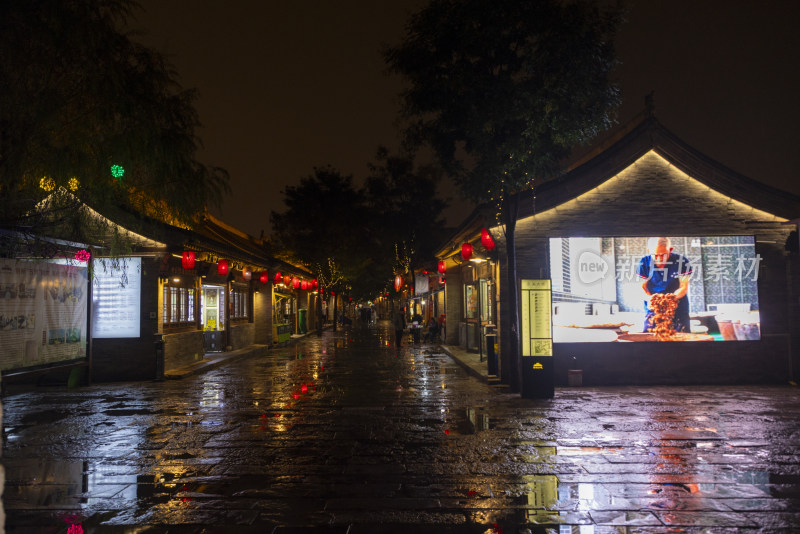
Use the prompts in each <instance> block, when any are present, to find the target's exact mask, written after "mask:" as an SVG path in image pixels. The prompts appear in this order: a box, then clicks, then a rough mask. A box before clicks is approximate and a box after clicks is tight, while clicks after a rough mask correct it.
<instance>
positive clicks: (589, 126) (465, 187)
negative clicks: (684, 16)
mask: <svg viewBox="0 0 800 534" xmlns="http://www.w3.org/2000/svg"><path fill="white" fill-rule="evenodd" d="M619 22H620V12H619V10H618V9H616V8H609V9H605V8H602V7H601V3H599V2H595V1H593V0H536V1H530V0H506V1H502V2H487V1H486V0H430V2H429V3H428V4H427V5H426V6H425V7H423V8H422V9H421V10H420V11H418V12H417V13H415V14H414V15H413V16H412V17H411V19H410V21H409V22H408V24H407V26H406V32H405V35H404V38H403V40H402V42H401V43H400V44H399V45H398V46H396V47H390V48H387V49H386V50H385V53H384V56H385V59H386V61H387V63H388V66H389V69H390V70H391V71H392V72H395V73H398V74H400V75H401V76H403V77H404V78H405V79H406V81H407V82H408V87H407V89H406V90H405V91H404V92H403V93H402V102H403V113H404V119H405V120H406V141H407V142H408V143H409V144H410V145H412V146H419V145H423V144H424V145H427V146H429V147H430V148H431V149H432V150H433V152H434V154H435V155H436V158H437V159H438V161H439V162H440V163H441V165H442V166H443V168H444V169H445V170H446V171H447V172H448V173H449V174H450V175H451V176H452V177H453V179H454V180H455V182H456V183H457V184H458V185H459V187H460V188H461V190H462V192H463V193H464V194H465V196H467V197H468V198H471V199H473V200H476V201H478V202H479V203H490V204H494V205H495V206H496V209H497V211H496V216H497V218H498V222H500V223H501V227H502V229H503V231H504V236H505V240H504V243H503V246H502V247H501V248H502V252H501V253H504V254H505V260H506V261H505V262H504V267H505V271H504V273H505V281H504V284H503V286H502V287H503V290H504V293H503V295H504V299H505V301H504V309H506V310H508V313H507V315H505V319H504V323H505V324H506V325H508V326H510V328H508V329H507V330H505V331H504V332H502V334H503V335H504V339H505V341H504V342H507V343H508V346H507V348H504V349H503V353H504V354H506V355H508V356H507V357H508V360H507V365H506V369H507V370H508V371H509V382H510V385H511V389H512V391H515V392H517V391H520V390H521V388H522V381H521V363H522V361H521V355H520V352H519V331H520V327H519V310H518V307H517V276H516V248H515V247H516V244H515V227H516V219H517V213H518V206H519V195H518V193H519V192H521V191H523V190H525V189H530V188H532V187H533V185H534V179H546V178H549V177H552V176H554V175H556V174H558V172H559V171H560V169H561V167H562V166H563V165H564V163H565V160H566V159H567V157H568V156H569V155H570V153H571V151H572V149H573V148H574V147H575V146H576V145H579V144H581V143H585V142H588V141H589V140H591V139H592V138H593V137H595V136H596V135H597V134H598V133H599V132H601V131H602V130H604V129H606V128H608V127H609V126H610V125H611V124H612V121H613V119H614V112H615V109H616V106H617V105H618V102H619V91H618V89H617V87H616V86H615V85H614V84H613V83H611V73H612V70H613V68H614V66H615V64H616V59H615V53H614V46H613V37H614V34H615V32H616V28H617V26H618V24H619Z"/></svg>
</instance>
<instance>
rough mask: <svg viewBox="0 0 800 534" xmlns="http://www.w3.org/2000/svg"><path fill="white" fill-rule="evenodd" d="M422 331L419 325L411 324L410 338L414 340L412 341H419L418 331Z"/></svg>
mask: <svg viewBox="0 0 800 534" xmlns="http://www.w3.org/2000/svg"><path fill="white" fill-rule="evenodd" d="M421 331H422V327H421V326H412V327H411V338H412V339H413V340H414V343H419V333H420V332H421Z"/></svg>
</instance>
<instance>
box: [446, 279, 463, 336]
mask: <svg viewBox="0 0 800 534" xmlns="http://www.w3.org/2000/svg"><path fill="white" fill-rule="evenodd" d="M446 276H447V279H446V280H447V281H446V282H445V285H444V298H445V309H446V310H447V315H446V317H445V341H444V342H445V344H447V345H458V329H459V325H460V324H461V319H462V318H463V317H464V296H463V295H464V287H463V284H464V278H463V276H462V273H461V268H456V267H454V268H451V269H449V270H448V271H447V275H446Z"/></svg>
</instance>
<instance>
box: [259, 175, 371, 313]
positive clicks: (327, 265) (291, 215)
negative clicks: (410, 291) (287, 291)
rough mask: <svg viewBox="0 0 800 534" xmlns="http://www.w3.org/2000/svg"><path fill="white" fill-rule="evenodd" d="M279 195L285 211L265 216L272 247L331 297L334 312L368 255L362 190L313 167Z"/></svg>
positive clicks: (345, 178) (342, 177) (345, 177)
mask: <svg viewBox="0 0 800 534" xmlns="http://www.w3.org/2000/svg"><path fill="white" fill-rule="evenodd" d="M282 193H283V195H284V203H285V204H286V207H287V209H286V211H284V212H283V213H278V212H275V211H273V212H272V214H271V215H270V219H271V222H272V228H273V234H274V236H275V240H276V245H277V246H278V248H279V249H280V250H282V251H283V252H284V253H285V254H288V255H291V256H292V257H293V258H294V259H295V260H296V261H299V262H301V263H303V264H304V265H305V266H307V267H308V268H310V269H312V270H313V271H314V272H315V273H317V274H318V276H319V278H320V282H321V283H322V284H323V285H325V284H327V285H326V286H325V289H326V290H333V291H334V292H335V293H336V297H337V298H336V299H334V313H335V312H336V301H337V300H338V296H339V294H340V293H341V292H342V291H344V290H346V289H348V288H350V287H352V285H353V284H352V282H353V281H354V280H356V279H358V275H359V273H361V272H362V270H363V269H364V265H365V264H366V263H368V262H369V261H370V257H371V255H370V252H371V247H370V246H369V243H370V242H371V240H372V236H373V234H372V231H371V228H370V225H369V222H370V221H369V217H368V216H367V208H366V203H365V197H364V192H363V191H361V190H359V189H356V188H355V187H354V186H353V177H352V176H350V175H343V174H341V173H340V172H339V171H338V170H336V169H334V168H332V167H316V168H314V172H313V174H311V175H310V176H307V177H305V178H303V179H301V180H300V184H299V185H291V186H287V187H286V188H285V189H284V190H283V191H282ZM334 324H335V323H334Z"/></svg>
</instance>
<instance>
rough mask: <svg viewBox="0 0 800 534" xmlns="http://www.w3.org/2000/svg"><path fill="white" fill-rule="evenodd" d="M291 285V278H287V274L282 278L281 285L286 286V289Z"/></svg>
mask: <svg viewBox="0 0 800 534" xmlns="http://www.w3.org/2000/svg"><path fill="white" fill-rule="evenodd" d="M291 283H292V277H291V276H289V275H288V274H287V275H285V276H284V277H283V285H285V286H287V287H288V286H290V285H291Z"/></svg>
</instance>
